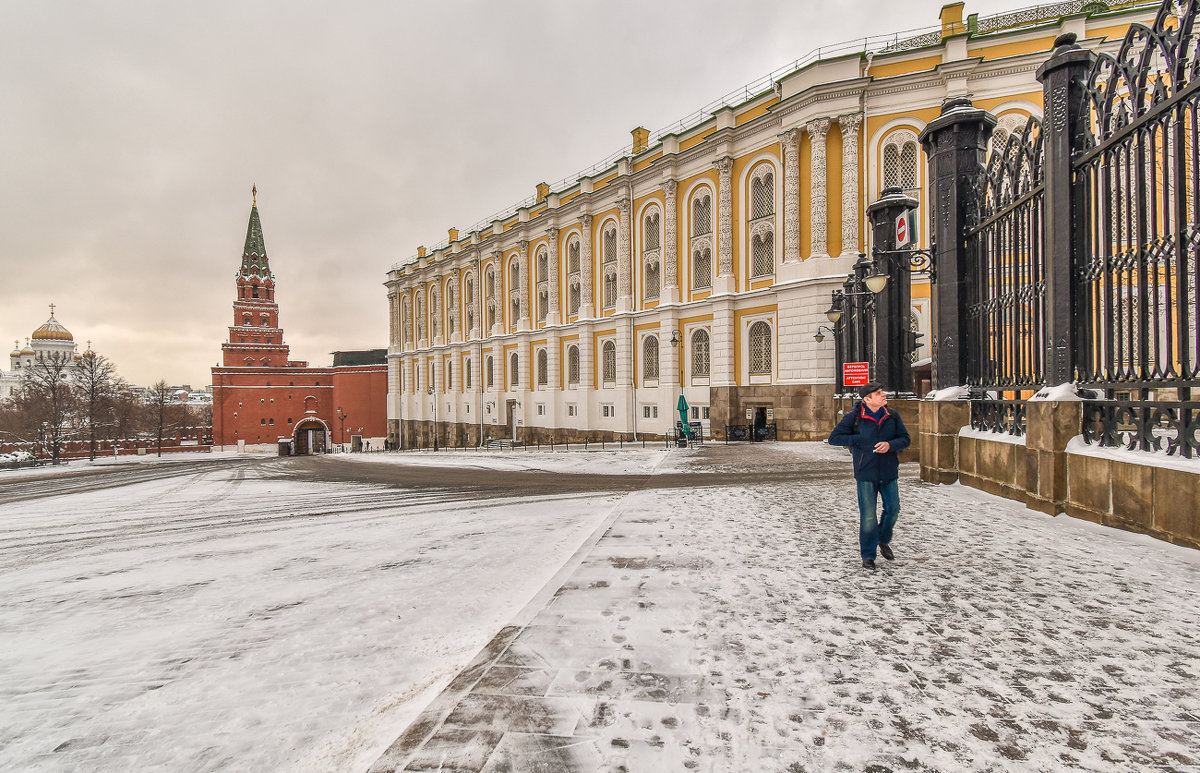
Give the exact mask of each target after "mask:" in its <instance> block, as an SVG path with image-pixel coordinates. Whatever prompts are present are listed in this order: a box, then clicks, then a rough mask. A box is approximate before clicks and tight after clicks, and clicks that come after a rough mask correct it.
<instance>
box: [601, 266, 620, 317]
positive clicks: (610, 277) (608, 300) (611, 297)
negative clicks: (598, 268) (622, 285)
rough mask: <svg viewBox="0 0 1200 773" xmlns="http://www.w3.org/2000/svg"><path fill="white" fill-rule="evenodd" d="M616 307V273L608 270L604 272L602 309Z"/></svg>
mask: <svg viewBox="0 0 1200 773" xmlns="http://www.w3.org/2000/svg"><path fill="white" fill-rule="evenodd" d="M616 305H617V272H616V271H614V270H612V269H609V270H608V271H606V272H604V308H606V309H611V308H612V307H613V306H616Z"/></svg>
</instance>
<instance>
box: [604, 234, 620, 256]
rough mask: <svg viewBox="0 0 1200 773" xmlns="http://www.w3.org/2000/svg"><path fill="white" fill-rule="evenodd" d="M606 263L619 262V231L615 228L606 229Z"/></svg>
mask: <svg viewBox="0 0 1200 773" xmlns="http://www.w3.org/2000/svg"><path fill="white" fill-rule="evenodd" d="M604 262H605V263H616V262H617V229H616V227H615V226H614V227H609V228H606V229H604Z"/></svg>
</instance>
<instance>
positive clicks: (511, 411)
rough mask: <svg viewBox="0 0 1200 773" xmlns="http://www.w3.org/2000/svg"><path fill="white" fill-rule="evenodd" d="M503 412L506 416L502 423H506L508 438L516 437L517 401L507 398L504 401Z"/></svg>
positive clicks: (513, 438)
mask: <svg viewBox="0 0 1200 773" xmlns="http://www.w3.org/2000/svg"><path fill="white" fill-rule="evenodd" d="M504 412H505V415H506V416H507V418H506V419H505V420H504V423H505V424H507V425H508V438H509V440H516V439H517V401H516V400H507V401H505V403H504Z"/></svg>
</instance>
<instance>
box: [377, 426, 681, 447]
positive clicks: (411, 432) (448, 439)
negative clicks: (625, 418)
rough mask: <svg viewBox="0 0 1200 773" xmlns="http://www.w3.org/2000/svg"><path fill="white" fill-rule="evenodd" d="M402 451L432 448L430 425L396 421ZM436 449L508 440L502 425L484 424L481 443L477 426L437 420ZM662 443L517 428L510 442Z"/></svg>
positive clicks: (649, 436)
mask: <svg viewBox="0 0 1200 773" xmlns="http://www.w3.org/2000/svg"><path fill="white" fill-rule="evenodd" d="M399 424H400V434H401V436H402V440H403V446H402V447H403V448H405V449H409V448H432V447H433V422H432V421H421V420H406V421H402V422H399ZM437 432H438V447H439V448H478V447H479V446H481V445H486V444H487V441H488V440H505V439H510V438H509V432H508V427H506V426H503V425H495V424H491V425H488V424H485V425H484V427H483V441H482V442H480V437H479V425H478V424H460V423H450V422H444V421H440V422H438V423H437ZM643 440H644V441H645V442H646V444H647V446H649V445H650V444H651V443H665V442H666V438H664V437H663V436H662V435H656V434H653V433H648V432H639V433H637V436H636V438H635V437H634V434H633V433H631V432H612V431H610V430H581V429H575V428H564V427H517V428H516V437H515V438H513V441H514V442H515V443H516V444H518V445H538V444H541V445H552V444H555V445H561V444H570V445H576V444H578V445H583V444H584V443H585V442H586V443H589V444H590V443H619V444H621V443H623V444H629V443H638V444H641V442H642V441H643Z"/></svg>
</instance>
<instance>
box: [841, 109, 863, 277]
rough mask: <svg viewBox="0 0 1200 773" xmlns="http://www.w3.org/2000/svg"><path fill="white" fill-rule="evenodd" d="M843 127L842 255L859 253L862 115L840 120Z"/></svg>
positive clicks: (848, 116)
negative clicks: (859, 152) (859, 146)
mask: <svg viewBox="0 0 1200 773" xmlns="http://www.w3.org/2000/svg"><path fill="white" fill-rule="evenodd" d="M838 125H839V126H841V127H842V255H853V254H857V253H858V231H859V228H858V210H859V201H858V128H859V126H861V125H862V114H861V113H851V114H849V115H843V116H841V117H839V118H838Z"/></svg>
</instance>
